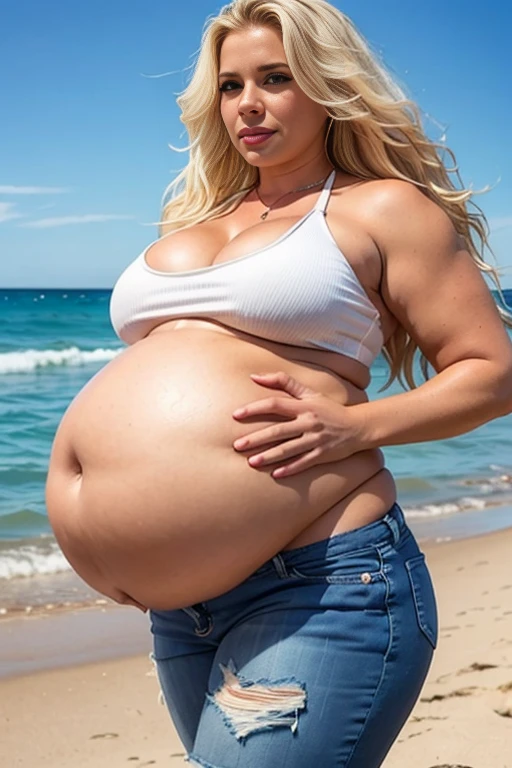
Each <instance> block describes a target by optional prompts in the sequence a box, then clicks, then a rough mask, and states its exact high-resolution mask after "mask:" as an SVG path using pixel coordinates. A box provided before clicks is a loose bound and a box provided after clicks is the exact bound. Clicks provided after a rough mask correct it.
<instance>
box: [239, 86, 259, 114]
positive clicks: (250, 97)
mask: <svg viewBox="0 0 512 768" xmlns="http://www.w3.org/2000/svg"><path fill="white" fill-rule="evenodd" d="M238 111H239V113H240V114H248V113H249V112H251V113H253V114H254V113H256V114H260V113H261V112H263V104H262V101H261V98H260V95H259V93H258V89H257V88H255V87H254V86H250V85H246V86H245V88H244V90H243V91H242V94H241V96H240V101H239V102H238Z"/></svg>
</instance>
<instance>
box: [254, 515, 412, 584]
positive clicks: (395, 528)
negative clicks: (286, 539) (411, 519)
mask: <svg viewBox="0 0 512 768" xmlns="http://www.w3.org/2000/svg"><path fill="white" fill-rule="evenodd" d="M409 533H410V531H409V527H408V525H407V523H406V521H405V517H404V513H403V512H402V510H401V508H400V507H399V505H398V504H396V503H395V504H393V506H392V507H391V509H390V510H389V511H388V512H387V513H386V514H385V515H384V517H381V518H380V519H379V520H376V521H375V522H373V523H369V524H368V525H364V526H362V527H361V528H354V529H353V530H351V531H346V532H345V533H337V534H335V535H334V536H331V537H330V538H328V539H323V540H322V541H316V542H314V543H313V544H307V545H306V546H304V547H297V548H295V549H286V550H282V551H281V552H279V554H278V555H276V556H275V557H273V558H272V560H271V561H269V563H267V566H268V565H270V564H272V566H273V567H274V568H275V569H276V570H277V571H278V572H279V571H281V570H283V568H286V566H288V565H294V563H295V561H296V560H298V559H300V558H301V557H302V556H303V555H304V554H305V553H306V552H307V553H308V554H312V553H314V551H315V549H318V552H319V554H320V553H322V552H323V553H325V552H326V551H327V550H328V552H329V554H331V555H343V554H344V553H347V552H353V551H354V550H356V549H364V548H365V547H372V546H373V547H374V546H379V545H384V544H391V545H394V546H396V545H397V544H398V542H399V541H400V539H401V538H403V536H404V535H405V534H409ZM263 568H265V566H263Z"/></svg>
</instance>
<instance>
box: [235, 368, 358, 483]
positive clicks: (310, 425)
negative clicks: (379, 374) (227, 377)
mask: <svg viewBox="0 0 512 768" xmlns="http://www.w3.org/2000/svg"><path fill="white" fill-rule="evenodd" d="M251 378H252V379H253V381H255V382H256V383H258V384H260V385H261V386H264V387H269V388H270V389H280V390H282V391H283V392H286V393H287V394H289V395H291V396H292V397H291V398H285V397H269V398H267V399H265V400H257V401H255V402H252V403H249V404H248V405H246V406H244V407H243V408H238V409H237V410H236V411H234V412H233V418H235V419H237V420H243V419H247V418H249V417H253V416H268V415H275V416H281V417H284V418H285V419H287V420H286V421H283V422H279V423H277V424H273V425H272V426H270V427H265V428H264V429H261V430H258V431H257V432H253V433H251V434H249V435H246V436H245V437H241V438H239V439H238V440H235V442H234V443H233V447H234V448H235V450H237V451H249V450H254V449H258V448H261V447H262V446H264V445H268V444H269V443H278V445H274V446H273V447H271V448H269V449H268V450H265V451H263V452H262V453H256V454H254V455H252V456H250V457H249V459H248V462H249V464H250V465H251V467H255V468H257V469H261V468H264V467H267V466H268V465H270V464H276V463H282V462H283V461H284V462H285V461H286V460H287V459H293V460H292V461H290V463H288V464H285V465H282V466H280V467H278V468H277V469H275V470H274V471H273V472H272V477H275V478H281V477H289V476H290V475H296V474H298V473H299V472H303V471H304V470H305V469H309V468H310V467H313V466H315V465H317V464H327V463H329V462H332V461H339V460H340V459H345V458H347V457H348V456H351V455H352V454H353V453H357V452H358V451H361V450H363V449H364V446H363V445H361V443H360V440H359V439H358V429H357V424H356V422H355V419H354V417H353V415H352V414H353V409H352V408H350V407H347V406H344V405H340V404H339V403H336V402H334V401H333V400H330V399H329V398H328V397H326V396H325V395H322V394H321V393H320V392H316V391H315V390H313V389H310V388H309V387H306V386H304V385H303V384H301V383H300V382H299V381H297V379H294V378H293V377H292V376H289V375H288V374H286V373H282V372H278V373H265V374H259V373H258V374H256V373H254V374H251Z"/></svg>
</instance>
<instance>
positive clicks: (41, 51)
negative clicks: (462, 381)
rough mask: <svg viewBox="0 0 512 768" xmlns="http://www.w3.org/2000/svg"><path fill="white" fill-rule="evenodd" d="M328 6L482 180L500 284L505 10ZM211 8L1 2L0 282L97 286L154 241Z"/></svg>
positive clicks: (152, 1)
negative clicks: (183, 100) (183, 98)
mask: <svg viewBox="0 0 512 768" xmlns="http://www.w3.org/2000/svg"><path fill="white" fill-rule="evenodd" d="M333 4H334V5H335V6H336V7H338V8H340V9H341V10H342V11H344V12H345V13H347V14H348V15H349V16H350V17H351V18H352V19H353V20H354V21H355V23H356V25H357V26H358V27H359V29H360V30H361V32H362V33H363V34H364V35H365V37H366V38H367V39H368V40H369V41H370V43H371V45H372V46H373V48H374V49H375V50H377V51H378V52H379V53H380V54H381V55H382V56H383V58H384V61H385V62H386V64H387V65H388V67H389V68H390V69H391V70H392V72H393V73H394V75H395V76H396V77H397V78H398V80H399V81H400V82H401V84H402V85H403V86H405V87H406V89H407V91H408V92H409V94H410V95H411V97H412V98H413V99H415V100H416V101H417V102H418V103H419V105H420V107H421V108H422V109H423V111H424V112H425V113H426V114H427V115H429V116H430V117H431V118H432V122H431V123H429V124H428V132H429V135H430V136H431V137H432V138H439V137H440V136H441V135H442V133H443V132H444V131H445V130H446V135H447V144H448V146H450V147H451V148H452V149H453V150H454V151H455V153H456V156H457V160H458V163H459V167H460V170H461V174H462V178H463V181H464V183H465V185H466V186H469V185H472V186H473V188H475V189H479V188H482V187H484V186H486V185H491V186H493V187H495V188H494V189H493V190H492V191H491V192H489V193H488V194H486V195H482V196H478V197H477V198H476V202H477V203H478V204H479V205H480V206H481V207H482V208H483V210H484V211H485V213H486V215H487V216H488V218H489V220H490V224H491V228H492V238H491V244H492V246H493V248H494V250H495V253H496V256H497V258H498V261H499V263H500V265H501V266H502V267H503V285H504V286H505V287H509V288H510V287H512V152H511V147H510V126H511V122H512V103H511V102H512V100H511V98H510V93H511V91H510V79H511V74H512V72H511V66H510V29H511V20H512V10H510V8H509V7H508V6H507V5H505V4H503V3H502V2H498V0H489V1H488V2H487V3H486V4H485V5H483V4H480V3H479V4H476V3H468V2H467V0H450V2H446V0H443V2H441V0H431V1H430V2H424V3H418V2H414V0H408V1H407V2H405V1H402V0H380V1H379V2H375V0H335V2H334V3H333ZM221 7H222V3H220V2H219V3H217V2H214V1H213V0H194V1H193V2H188V3H187V2H185V3H175V2H172V0H165V2H164V0H147V1H146V2H142V0H122V1H121V0H108V1H107V2H106V1H105V0H88V2H86V3H85V2H84V3H78V2H69V0H47V2H44V3H42V2H40V0H16V2H12V3H3V4H2V9H1V11H0V99H1V101H0V105H1V112H0V114H1V118H0V120H1V130H0V286H1V287H44V288H49V287H69V288H71V287H80V288H83V287H105V288H108V287H111V286H112V285H113V283H114V282H115V280H116V278H117V276H118V275H119V274H120V272H121V271H122V270H123V269H124V267H125V266H127V265H128V264H129V263H130V262H131V261H132V260H133V259H134V258H135V257H136V256H137V255H138V254H139V253H140V251H141V250H142V249H143V247H144V246H145V245H147V244H148V243H149V242H150V241H152V240H154V239H155V238H156V236H157V231H156V227H155V226H154V225H153V224H152V222H155V221H157V219H158V217H159V212H160V201H161V195H162V193H163V191H164V189H165V187H166V186H167V184H168V183H169V182H170V181H171V180H172V178H173V177H174V174H175V172H176V171H177V170H179V169H180V168H181V167H183V165H184V164H185V161H186V155H183V154H177V153H175V152H173V151H172V150H171V149H169V147H168V145H169V144H173V145H177V146H184V144H185V143H186V136H185V135H184V134H183V130H184V129H183V126H182V124H181V123H180V122H179V120H178V109H177V106H176V104H175V98H176V94H177V93H178V92H179V91H181V90H182V89H183V88H184V87H185V85H186V83H187V77H188V71H189V70H188V68H190V66H191V65H192V63H193V60H194V55H195V52H196V51H197V48H198V46H199V42H200V38H201V31H202V26H203V23H204V21H205V19H206V18H207V16H209V15H212V14H216V13H217V12H218V11H219V10H220V8H221ZM169 72H171V73H173V74H171V75H169V76H166V77H156V75H161V74H162V73H169ZM436 126H439V127H436ZM498 182H499V183H498Z"/></svg>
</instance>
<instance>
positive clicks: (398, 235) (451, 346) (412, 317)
mask: <svg viewBox="0 0 512 768" xmlns="http://www.w3.org/2000/svg"><path fill="white" fill-rule="evenodd" d="M371 209H372V211H371V212H372V217H373V219H372V220H373V222H374V232H373V233H372V234H373V237H374V240H375V241H376V243H377V245H378V247H379V250H380V252H381V254H382V257H383V262H384V264H385V270H384V275H383V280H382V287H381V292H382V299H383V300H384V302H385V304H386V306H387V307H388V309H389V310H390V312H391V313H392V314H393V315H394V317H395V318H396V319H397V321H398V322H399V323H400V325H402V327H403V328H404V329H405V330H406V331H407V333H408V334H409V335H410V336H411V338H412V339H413V340H414V341H415V342H416V343H417V344H418V346H419V348H420V349H421V351H422V352H423V354H424V355H425V357H426V358H427V360H428V361H429V362H430V364H431V365H432V366H433V368H434V369H435V370H436V372H437V375H436V376H435V377H434V378H432V379H430V380H429V381H427V382H425V383H424V384H422V385H420V386H419V387H417V388H416V389H414V390H411V391H408V392H404V393H401V394H398V395H391V396H389V397H385V398H382V399H380V400H374V401H371V402H367V403H361V404H358V405H353V406H339V405H335V404H333V403H330V402H329V403H327V398H325V397H323V396H322V395H321V394H320V393H314V392H312V391H311V390H308V389H307V388H304V387H302V386H301V385H300V384H299V383H298V382H297V381H295V380H294V379H291V378H290V377H286V376H285V375H284V374H278V375H277V376H276V375H275V374H274V375H273V374H270V375H268V376H267V377H264V378H261V377H258V378H257V379H256V381H258V383H261V384H263V385H264V386H268V387H272V388H274V389H282V390H283V391H286V392H288V393H289V394H291V395H292V396H293V397H294V398H295V399H294V400H289V399H283V398H282V397H281V398H269V399H267V400H266V401H265V400H261V401H258V402H256V403H251V404H250V405H248V406H246V407H245V408H243V409H240V410H239V412H238V413H236V414H235V418H242V419H243V418H247V417H248V416H254V415H263V414H269V413H274V414H277V415H281V416H283V417H285V418H288V419H289V420H288V421H286V422H283V423H281V424H277V425H275V426H274V427H271V428H267V429H266V430H262V431H261V432H260V433H258V432H255V433H253V435H249V436H248V438H246V439H245V440H244V441H242V442H240V443H239V444H238V445H237V444H235V448H237V449H243V450H248V449H254V448H258V447H261V446H263V445H265V444H266V445H267V446H268V443H269V439H272V440H273V441H280V440H283V441H284V440H287V441H288V442H282V443H281V444H280V445H279V446H277V447H274V448H270V449H269V450H265V451H264V453H260V454H258V456H257V458H256V457H254V456H253V457H252V460H251V459H249V462H250V464H251V465H252V466H255V467H261V468H263V467H264V466H266V465H268V464H272V463H275V462H277V461H280V462H283V461H284V460H286V459H290V458H291V457H294V459H293V461H290V462H289V463H288V464H287V465H286V469H285V470H284V471H282V470H281V469H279V470H277V471H276V472H274V473H273V474H274V476H275V477H282V476H285V475H290V474H296V473H297V472H299V471H303V470H304V469H306V468H308V467H310V466H313V465H314V464H318V463H326V462H329V461H335V460H338V459H340V458H345V457H347V456H349V455H351V454H353V453H356V452H358V451H362V450H366V449H369V448H375V447H381V446H386V445H398V444H402V443H414V442H423V441H428V440H438V439H442V438H447V437H454V436H455V435H460V434H463V433H465V432H468V431H470V430H471V429H474V428H475V427H478V426H480V425H481V424H484V423H485V422H487V421H490V420H491V419H494V418H496V417H499V416H504V415H506V414H508V413H510V412H511V411H512V344H511V343H510V340H509V338H508V335H507V333H506V331H505V328H504V326H503V322H502V320H501V318H500V316H499V314H498V311H497V309H496V306H495V303H494V300H493V298H492V295H491V293H490V291H489V289H488V287H487V285H486V283H485V281H484V279H483V277H482V275H481V272H480V270H479V269H478V267H477V265H476V264H475V262H474V261H473V259H472V258H471V256H470V254H469V253H468V251H467V250H466V249H465V247H464V245H463V244H462V243H461V239H460V237H459V236H458V234H457V232H456V231H455V229H454V227H453V224H452V223H451V221H450V219H449V217H448V216H447V215H446V214H445V213H444V211H443V210H442V209H441V208H440V207H439V206H437V205H436V204H435V203H433V202H432V201H431V200H429V199H428V198H427V197H426V196H425V195H424V194H423V193H421V192H420V191H419V190H418V189H417V188H416V187H415V186H414V185H412V184H409V183H407V182H401V181H395V180H388V181H387V182H383V184H382V185H381V186H380V190H379V193H378V195H377V200H373V201H372V206H371Z"/></svg>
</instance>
